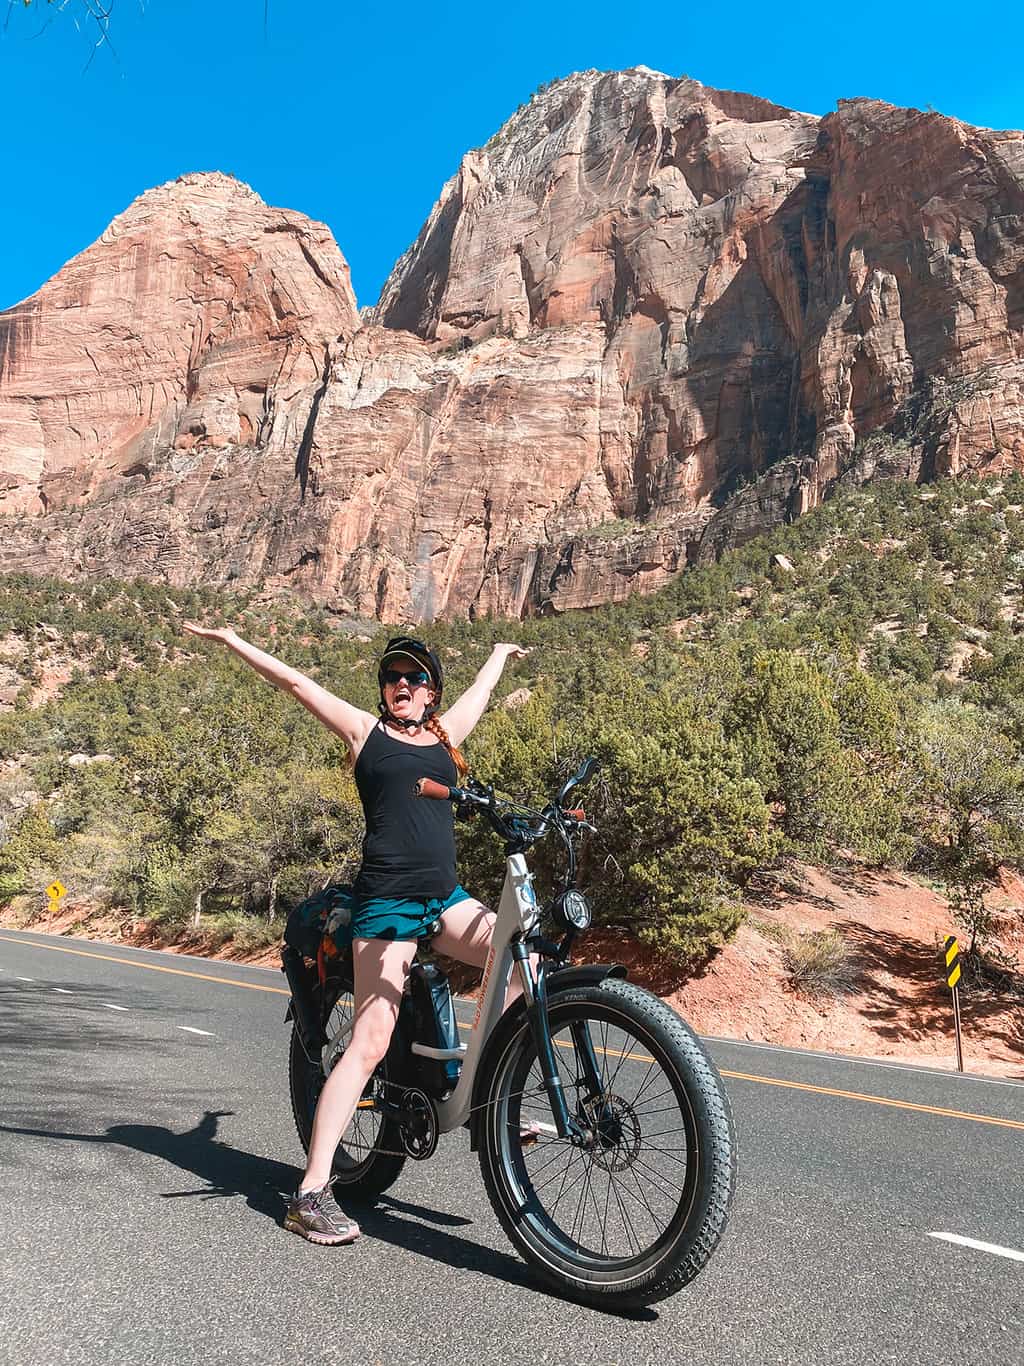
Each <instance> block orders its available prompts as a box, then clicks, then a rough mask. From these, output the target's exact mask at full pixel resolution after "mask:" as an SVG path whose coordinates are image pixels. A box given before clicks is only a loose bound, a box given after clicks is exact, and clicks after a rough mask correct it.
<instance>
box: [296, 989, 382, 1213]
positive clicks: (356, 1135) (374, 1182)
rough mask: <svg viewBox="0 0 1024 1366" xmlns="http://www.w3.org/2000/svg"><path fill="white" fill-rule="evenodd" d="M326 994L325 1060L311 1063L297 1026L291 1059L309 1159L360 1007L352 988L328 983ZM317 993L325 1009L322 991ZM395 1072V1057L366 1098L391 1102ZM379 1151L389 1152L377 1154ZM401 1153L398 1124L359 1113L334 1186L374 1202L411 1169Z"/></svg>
mask: <svg viewBox="0 0 1024 1366" xmlns="http://www.w3.org/2000/svg"><path fill="white" fill-rule="evenodd" d="M326 991H327V993H328V994H327V997H326V1002H327V1011H328V1013H327V1024H326V1027H325V1032H326V1034H327V1039H328V1044H327V1047H326V1048H325V1049H323V1051H322V1053H321V1055H320V1057H318V1058H314V1059H310V1058H307V1056H306V1051H305V1049H304V1048H303V1045H302V1040H301V1039H300V1037H299V1033H298V1030H297V1029H295V1028H294V1026H293V1028H292V1037H291V1046H290V1048H289V1053H288V1079H289V1089H290V1092H291V1101H292V1115H293V1116H294V1119H295V1128H296V1130H297V1132H298V1135H299V1141H300V1143H301V1144H302V1147H303V1151H304V1152H307V1153H308V1152H309V1142H310V1138H311V1136H312V1133H313V1116H314V1114H315V1112H316V1106H317V1101H318V1100H319V1099H320V1092H321V1091H322V1090H323V1088H324V1082H325V1081H326V1079H327V1076H328V1074H329V1072H330V1071H331V1070H332V1069H333V1068H334V1067H335V1066H336V1065H337V1063H338V1062H339V1060H340V1059H341V1057H342V1055H343V1053H344V1051H345V1046H346V1041H347V1039H348V1037H349V1036H350V1034H351V1030H352V1017H353V1012H354V1003H353V999H352V986H351V983H350V982H348V981H345V980H340V981H339V980H336V979H335V980H331V979H328V981H327V985H326ZM317 993H318V1004H319V988H317ZM393 1070H394V1063H393V1061H392V1058H391V1055H390V1054H389V1056H388V1057H386V1058H385V1059H384V1061H383V1062H382V1063H381V1064H380V1066H379V1067H378V1068H377V1070H376V1072H375V1073H374V1074H373V1076H372V1077H371V1078H370V1081H369V1083H368V1085H367V1088H366V1090H365V1092H364V1093H363V1098H364V1099H365V1100H370V1099H372V1098H373V1097H374V1096H381V1097H384V1096H387V1095H388V1094H389V1092H391V1091H392V1089H393V1088H392V1083H393V1082H394V1081H395V1080H396V1079H395V1078H394V1077H393V1076H392V1075H391V1073H392V1071H393ZM377 1149H385V1150H387V1151H383V1152H381V1151H375V1150H377ZM401 1152H402V1137H401V1132H400V1130H399V1128H398V1125H397V1124H395V1123H394V1121H393V1120H390V1119H388V1118H387V1117H386V1116H384V1115H382V1114H381V1113H380V1112H379V1111H377V1110H375V1109H369V1108H365V1109H357V1110H356V1112H355V1114H354V1115H353V1117H352V1122H351V1124H350V1125H349V1127H348V1128H347V1129H346V1130H345V1133H344V1134H343V1135H342V1138H341V1142H340V1143H339V1144H338V1147H337V1150H336V1152H335V1154H334V1163H333V1174H334V1180H335V1182H336V1183H337V1185H339V1186H341V1187H344V1188H345V1190H347V1191H349V1192H350V1193H351V1194H352V1195H354V1196H355V1197H356V1198H362V1199H371V1198H372V1197H373V1196H374V1195H379V1194H381V1192H383V1191H386V1190H387V1189H388V1188H389V1187H390V1186H392V1185H394V1183H395V1182H396V1181H397V1180H398V1176H399V1173H400V1172H401V1170H402V1168H403V1167H404V1166H405V1157H404V1156H401V1155H396V1154H401Z"/></svg>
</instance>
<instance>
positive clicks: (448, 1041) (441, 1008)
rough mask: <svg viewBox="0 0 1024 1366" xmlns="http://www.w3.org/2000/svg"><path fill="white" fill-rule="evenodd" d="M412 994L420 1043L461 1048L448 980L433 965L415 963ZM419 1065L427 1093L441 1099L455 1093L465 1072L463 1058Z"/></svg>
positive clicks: (422, 1061) (419, 1060) (423, 1061)
mask: <svg viewBox="0 0 1024 1366" xmlns="http://www.w3.org/2000/svg"><path fill="white" fill-rule="evenodd" d="M409 990H410V993H411V996H412V1005H413V1019H414V1023H415V1038H416V1042H417V1043H423V1044H427V1046H428V1047H430V1048H458V1046H459V1022H458V1020H456V1018H455V1002H454V1000H453V998H452V989H451V985H450V983H449V981H448V978H447V976H446V975H445V974H444V973H443V972H442V971H441V969H440V968H438V967H435V966H434V964H433V963H415V964H414V965H413V968H412V971H411V972H410V974H409ZM416 1062H417V1065H418V1069H419V1071H420V1073H421V1075H422V1076H423V1079H424V1082H425V1084H426V1088H427V1090H429V1091H431V1092H432V1093H433V1094H435V1095H438V1096H442V1095H445V1094H446V1093H447V1092H448V1091H451V1090H452V1089H453V1087H454V1086H455V1083H456V1082H457V1081H458V1079H459V1072H460V1070H461V1068H462V1062H461V1060H460V1059H459V1058H447V1059H442V1058H424V1057H418V1058H417V1059H416Z"/></svg>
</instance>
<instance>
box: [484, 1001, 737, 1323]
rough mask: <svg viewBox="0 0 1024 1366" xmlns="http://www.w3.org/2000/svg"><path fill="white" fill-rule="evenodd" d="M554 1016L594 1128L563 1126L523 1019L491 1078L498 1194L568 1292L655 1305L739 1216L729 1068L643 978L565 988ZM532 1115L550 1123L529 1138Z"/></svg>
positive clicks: (489, 1109) (606, 1301) (512, 1225)
mask: <svg viewBox="0 0 1024 1366" xmlns="http://www.w3.org/2000/svg"><path fill="white" fill-rule="evenodd" d="M548 1014H549V1019H550V1024H551V1034H552V1040H553V1042H554V1045H555V1047H554V1052H555V1056H556V1063H557V1066H558V1070H559V1073H560V1075H561V1080H562V1086H563V1088H564V1091H565V1098H566V1103H567V1105H568V1108H569V1112H570V1114H572V1115H575V1116H576V1117H577V1119H578V1120H579V1121H580V1122H581V1124H583V1125H584V1126H585V1127H586V1129H587V1130H588V1132H589V1134H590V1138H589V1140H588V1141H587V1143H586V1144H585V1145H584V1146H574V1145H573V1144H572V1143H571V1142H570V1141H569V1140H568V1139H560V1138H558V1137H557V1135H556V1134H555V1133H554V1132H553V1126H552V1123H551V1107H550V1104H549V1102H548V1098H547V1092H546V1090H545V1089H544V1085H543V1077H542V1072H541V1068H540V1064H539V1061H538V1059H537V1053H536V1049H535V1047H534V1043H533V1038H532V1035H531V1032H530V1029H529V1026H528V1024H527V1022H526V1019H525V1017H524V1018H523V1020H522V1022H521V1025H520V1027H519V1028H518V1029H517V1030H516V1032H515V1033H514V1034H513V1035H512V1036H511V1037H510V1038H509V1039H507V1040H505V1041H504V1043H503V1045H502V1046H500V1047H499V1048H498V1050H497V1056H496V1058H495V1059H494V1065H493V1073H492V1077H491V1081H490V1084H489V1086H488V1094H487V1105H486V1109H485V1110H484V1115H483V1124H482V1140H481V1143H480V1165H481V1171H482V1174H483V1178H484V1183H485V1185H486V1187H487V1192H488V1195H489V1196H490V1199H491V1203H492V1205H493V1206H494V1210H495V1213H496V1214H497V1216H498V1218H499V1220H500V1222H501V1224H502V1226H503V1228H504V1229H505V1232H506V1233H507V1234H508V1237H509V1238H510V1240H511V1241H512V1243H513V1244H514V1245H515V1247H516V1249H517V1250H518V1251H519V1253H520V1254H521V1255H522V1256H523V1257H524V1258H525V1259H526V1260H527V1261H528V1262H529V1263H530V1264H531V1265H533V1266H534V1267H535V1269H536V1270H537V1271H538V1272H539V1274H540V1275H541V1276H542V1277H543V1278H544V1279H545V1280H546V1281H547V1282H548V1283H549V1284H551V1285H554V1286H556V1287H557V1288H558V1289H559V1290H560V1291H561V1292H562V1293H569V1294H571V1295H572V1296H573V1297H575V1298H578V1299H582V1300H585V1301H587V1302H589V1303H591V1304H596V1305H602V1306H605V1307H614V1306H618V1307H622V1308H627V1307H630V1308H632V1307H637V1306H640V1305H647V1304H652V1303H654V1302H655V1301H657V1300H660V1299H664V1298H665V1297H666V1296H668V1295H671V1294H673V1293H674V1292H675V1291H676V1290H678V1289H679V1288H680V1287H681V1286H683V1285H685V1284H686V1283H687V1282H688V1281H690V1280H692V1279H693V1277H694V1276H696V1275H697V1273H698V1272H699V1271H700V1270H701V1269H702V1268H703V1267H704V1266H705V1265H706V1263H707V1261H708V1259H709V1258H710V1256H711V1254H712V1252H713V1251H714V1249H715V1247H716V1246H717V1244H718V1241H719V1239H720V1238H721V1236H722V1233H723V1232H724V1229H725V1225H726V1222H727V1220H728V1214H729V1206H730V1202H731V1199H732V1193H733V1187H734V1184H735V1177H736V1140H735V1134H734V1129H733V1124H732V1119H731V1115H730V1111H729V1105H728V1101H727V1099H726V1096H725V1091H724V1088H723V1087H722V1082H721V1078H720V1077H719V1075H718V1072H717V1071H716V1069H715V1066H714V1064H713V1063H712V1062H711V1060H710V1058H709V1057H708V1055H707V1054H706V1052H705V1051H704V1049H703V1047H702V1045H701V1044H700V1042H699V1040H698V1039H697V1037H696V1035H694V1034H693V1032H692V1031H691V1030H690V1029H689V1028H688V1026H687V1025H686V1024H685V1023H684V1022H683V1021H682V1020H681V1019H680V1018H679V1016H678V1015H676V1014H675V1012H674V1011H672V1010H671V1009H669V1007H668V1006H666V1005H665V1004H664V1003H663V1002H662V1001H659V1000H658V999H657V997H655V996H652V995H651V994H650V993H649V992H646V991H643V990H641V989H640V988H639V987H636V986H633V985H632V984H631V983H628V982H623V981H620V980H617V979H606V980H605V981H604V982H602V983H600V984H598V985H596V986H588V987H578V988H575V989H569V990H566V991H564V992H559V993H557V994H556V995H555V996H553V997H552V999H551V1000H550V1002H549V1008H548ZM586 1037H589V1040H590V1042H591V1044H592V1046H593V1055H592V1056H593V1059H594V1061H595V1062H596V1073H597V1076H596V1081H597V1086H596V1087H594V1086H592V1085H591V1084H590V1083H588V1081H587V1072H588V1070H591V1071H592V1069H588V1067H587V1065H586V1060H585V1058H584V1056H583V1055H584V1052H585V1049H586V1045H585V1043H584V1042H583V1040H584V1039H585V1038H586ZM530 1121H536V1122H539V1123H540V1124H542V1125H544V1126H545V1127H544V1128H543V1129H542V1131H541V1133H540V1137H539V1139H538V1141H536V1142H535V1143H532V1144H528V1145H524V1143H523V1140H522V1133H523V1131H524V1130H525V1129H528V1127H529V1124H530Z"/></svg>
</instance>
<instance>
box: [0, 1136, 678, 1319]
mask: <svg viewBox="0 0 1024 1366" xmlns="http://www.w3.org/2000/svg"><path fill="white" fill-rule="evenodd" d="M233 1113H234V1112H233V1111H231V1110H207V1111H205V1113H204V1114H203V1117H202V1119H200V1120H199V1121H198V1123H196V1124H195V1125H194V1126H193V1127H192V1128H191V1129H187V1130H186V1131H185V1132H183V1133H175V1132H174V1131H173V1130H172V1129H168V1128H165V1127H164V1126H162V1125H159V1124H111V1125H109V1126H108V1128H107V1130H106V1132H105V1133H100V1134H87V1133H74V1132H71V1131H67V1130H53V1129H37V1128H30V1127H27V1126H18V1125H12V1124H0V1133H10V1134H23V1135H26V1136H28V1137H33V1138H44V1139H55V1140H61V1141H65V1142H74V1143H96V1144H116V1145H119V1146H121V1147H124V1148H130V1149H132V1150H133V1151H135V1152H141V1153H147V1154H149V1155H151V1156H153V1157H157V1158H160V1159H162V1160H163V1161H165V1162H168V1163H169V1164H170V1165H171V1166H174V1167H177V1168H179V1169H180V1170H181V1171H184V1172H188V1173H190V1174H191V1175H193V1176H196V1177H198V1178H199V1180H200V1181H201V1182H202V1183H203V1185H202V1186H201V1187H200V1188H199V1189H196V1190H180V1191H163V1192H161V1196H160V1198H161V1199H163V1200H180V1199H188V1198H194V1199H201V1200H213V1199H229V1198H231V1197H234V1196H242V1197H243V1198H244V1199H245V1202H246V1204H247V1206H248V1207H249V1208H250V1209H251V1210H253V1211H254V1212H255V1213H257V1214H260V1215H263V1216H264V1217H266V1218H270V1219H273V1220H274V1221H275V1223H281V1221H282V1219H283V1218H284V1211H285V1205H286V1201H287V1196H288V1193H290V1192H291V1191H293V1190H294V1189H295V1187H296V1184H297V1182H298V1179H299V1176H300V1175H301V1171H300V1169H299V1168H297V1167H295V1166H294V1165H292V1164H291V1163H289V1162H278V1161H276V1160H275V1159H274V1158H268V1157H260V1156H259V1155H258V1154H257V1153H250V1152H246V1151H245V1149H243V1148H234V1147H232V1146H231V1145H230V1144H228V1143H224V1142H222V1141H221V1140H220V1139H218V1138H217V1127H218V1121H219V1120H220V1119H222V1118H226V1117H228V1116H230V1115H232V1114H233ZM339 1193H340V1192H339ZM342 1200H343V1202H344V1203H345V1204H346V1207H348V1206H351V1209H352V1211H353V1213H354V1214H355V1217H356V1218H357V1219H358V1221H359V1224H360V1227H361V1228H362V1230H363V1232H364V1233H365V1234H366V1235H367V1236H369V1237H371V1238H376V1239H378V1240H379V1241H381V1242H384V1243H388V1244H390V1245H391V1246H393V1247H396V1248H401V1249H402V1250H404V1251H406V1252H412V1253H415V1254H416V1255H418V1256H422V1257H428V1258H429V1259H430V1260H431V1261H435V1262H440V1263H441V1264H443V1265H445V1266H449V1267H451V1268H452V1269H453V1270H458V1271H477V1272H481V1273H483V1274H484V1275H487V1276H490V1277H492V1278H493V1279H494V1280H499V1281H504V1282H505V1283H506V1284H508V1285H514V1286H518V1287H520V1288H522V1289H524V1290H529V1291H531V1292H532V1293H534V1294H539V1295H547V1296H548V1297H549V1298H551V1299H566V1300H567V1301H569V1302H570V1303H571V1302H572V1299H571V1296H562V1295H559V1294H558V1293H557V1292H556V1291H552V1290H549V1289H547V1288H546V1287H542V1286H539V1285H538V1284H537V1282H536V1281H535V1280H534V1279H533V1278H532V1277H531V1275H530V1272H529V1270H528V1268H527V1267H526V1266H525V1265H524V1264H523V1263H522V1262H520V1261H519V1259H518V1258H517V1257H513V1256H512V1255H510V1254H509V1253H506V1252H497V1251H495V1250H494V1249H493V1248H488V1247H485V1246H484V1245H483V1244H481V1243H477V1242H473V1241H472V1240H470V1239H468V1238H463V1237H460V1236H459V1235H458V1234H456V1233H453V1232H449V1231H448V1230H449V1229H454V1228H461V1227H465V1226H467V1225H470V1224H472V1222H473V1221H472V1219H467V1218H465V1217H463V1216H461V1215H452V1214H447V1213H444V1212H443V1211H441V1210H434V1209H429V1208H428V1207H426V1206H424V1205H418V1204H412V1203H410V1202H409V1201H405V1200H399V1199H396V1198H395V1197H394V1196H389V1195H384V1196H381V1197H380V1198H379V1202H378V1203H377V1204H376V1205H370V1204H368V1203H364V1202H361V1201H356V1200H345V1198H344V1196H342ZM601 1312H603V1313H608V1314H611V1315H613V1316H614V1317H617V1318H625V1319H630V1320H636V1321H641V1322H646V1321H653V1320H655V1319H657V1318H658V1314H657V1313H656V1312H655V1311H654V1310H652V1309H641V1310H629V1311H619V1310H611V1309H609V1310H602V1311H601Z"/></svg>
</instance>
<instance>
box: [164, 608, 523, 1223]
mask: <svg viewBox="0 0 1024 1366" xmlns="http://www.w3.org/2000/svg"><path fill="white" fill-rule="evenodd" d="M185 630H186V631H189V632H190V633H191V634H192V635H196V636H201V637H203V638H204V639H206V640H219V641H221V642H222V643H223V644H225V645H226V646H227V647H228V649H229V650H231V651H233V653H234V654H236V655H238V657H239V659H243V660H245V662H246V663H247V664H249V665H251V666H252V668H254V669H255V670H256V672H257V673H259V674H262V676H263V677H264V678H265V679H266V680H267V681H268V682H269V683H272V684H273V685H274V686H275V687H277V688H280V689H281V690H282V691H283V692H287V693H290V694H291V695H292V696H293V697H295V698H296V699H297V700H298V701H299V702H301V703H302V705H303V706H304V707H306V708H307V709H308V710H309V711H311V712H312V713H313V715H314V716H315V717H316V718H317V720H318V721H321V722H322V723H323V724H324V725H325V726H326V727H327V728H328V730H332V731H334V733H335V734H336V735H340V736H341V738H342V739H343V740H344V741H345V743H346V745H347V746H348V749H349V754H350V755H351V758H352V764H353V768H354V772H355V780H356V787H357V789H358V791H359V797H360V801H361V802H362V805H363V815H364V817H365V819H366V836H365V839H364V841H363V861H362V866H361V867H360V869H359V874H358V876H357V878H356V881H355V885H354V888H353V892H354V908H353V914H352V930H353V944H352V950H353V960H354V964H355V991H354V997H355V1020H354V1024H353V1028H352V1037H351V1040H350V1042H349V1045H348V1047H347V1048H346V1049H345V1052H344V1054H343V1055H342V1058H341V1060H340V1062H339V1063H338V1065H337V1066H336V1067H335V1068H334V1070H333V1071H332V1072H331V1074H330V1076H329V1077H328V1078H327V1082H326V1084H325V1086H324V1089H323V1091H322V1092H321V1094H320V1100H319V1102H318V1104H317V1109H316V1115H315V1118H314V1121H313V1134H312V1138H311V1140H310V1144H309V1159H308V1163H307V1166H306V1170H305V1173H304V1175H303V1178H302V1180H301V1181H300V1183H299V1187H298V1190H297V1191H296V1192H295V1195H294V1196H293V1197H292V1199H291V1201H290V1203H289V1206H288V1213H287V1214H286V1216H285V1228H288V1229H291V1230H292V1232H294V1233H298V1234H300V1235H301V1236H302V1237H303V1238H307V1239H309V1241H310V1242H313V1243H322V1244H326V1245H334V1244H337V1243H349V1242H352V1241H353V1240H354V1239H355V1238H358V1236H359V1225H358V1224H357V1223H356V1222H355V1220H354V1219H350V1218H348V1216H347V1215H345V1214H344V1213H343V1212H342V1210H341V1209H340V1208H339V1207H338V1205H337V1203H336V1202H335V1200H334V1197H333V1195H332V1194H331V1187H330V1179H331V1167H332V1163H333V1160H334V1152H335V1149H336V1148H337V1146H338V1143H339V1141H340V1140H341V1136H342V1134H343V1133H344V1132H345V1129H346V1128H347V1127H348V1124H349V1121H350V1120H351V1118H352V1115H353V1113H354V1112H355V1107H356V1102H357V1101H358V1100H359V1098H360V1096H361V1095H362V1093H363V1090H364V1088H365V1087H366V1083H367V1082H368V1081H369V1079H370V1077H371V1076H372V1074H373V1072H374V1069H375V1068H376V1067H377V1065H378V1063H379V1062H380V1061H381V1059H382V1058H383V1057H384V1055H385V1053H386V1052H387V1050H388V1044H389V1043H390V1041H391V1035H392V1032H393V1030H394V1027H395V1021H396V1019H397V1018H398V1007H399V1004H400V1002H401V999H402V990H403V987H404V986H405V979H406V976H407V975H408V972H409V969H410V967H411V966H412V961H413V958H414V956H415V953H416V942H417V940H419V939H422V938H423V937H424V936H425V935H427V934H428V933H429V932H430V930H431V928H432V927H433V926H434V924H435V922H437V921H440V924H441V931H440V933H439V934H436V935H434V936H433V943H434V946H435V947H436V948H437V949H438V950H439V951H440V952H441V953H443V954H447V955H448V956H449V957H451V958H457V959H459V960H460V961H461V962H464V963H471V964H473V965H475V966H478V967H482V966H483V965H484V963H485V962H486V960H487V951H488V949H489V947H490V942H491V936H492V934H493V932H494V920H495V917H494V915H493V914H492V913H491V912H490V911H488V910H487V909H486V907H484V906H482V905H481V903H480V902H479V901H476V900H475V899H474V898H473V897H471V896H470V895H469V893H468V892H466V891H464V890H463V888H462V887H460V886H459V885H458V883H457V881H456V877H455V833H454V818H453V813H452V808H451V806H450V805H449V804H448V803H447V802H432V801H423V800H422V799H420V798H417V797H414V796H413V783H414V782H415V780H416V779H417V778H420V777H428V778H436V779H437V780H438V781H439V782H442V783H445V784H446V785H449V786H450V785H451V784H453V783H456V782H458V781H459V780H460V779H461V778H462V777H463V775H464V774H465V772H466V764H465V761H464V760H463V758H462V755H461V754H460V753H459V746H460V745H461V744H462V743H463V741H464V740H465V739H466V737H467V736H468V735H469V734H470V732H471V731H472V729H473V727H474V726H475V725H476V723H477V722H478V721H479V720H480V717H481V716H482V715H483V713H484V709H485V707H486V706H487V703H488V700H489V699H490V696H491V693H492V691H493V690H494V686H495V684H496V683H497V682H498V679H499V678H500V677H501V673H502V670H503V669H504V667H505V663H506V661H507V660H509V659H522V658H523V657H524V656H525V655H526V653H527V651H526V650H524V649H523V648H522V647H521V646H519V645H511V644H506V645H495V647H494V649H493V650H492V652H491V656H490V658H489V659H488V661H487V663H486V664H485V665H484V666H483V668H482V669H481V670H480V672H479V673H478V674H477V676H476V678H475V679H474V681H473V683H472V685H471V686H470V687H469V688H467V689H466V691H465V692H464V693H463V694H462V696H461V697H460V698H459V699H458V701H457V702H455V703H454V704H453V705H452V706H451V707H449V709H448V710H447V711H446V712H445V714H444V716H443V717H442V718H441V719H440V720H439V719H438V716H437V711H438V708H439V707H440V705H441V695H442V691H443V688H444V673H443V670H442V668H441V664H440V661H439V660H438V658H437V656H436V655H435V654H434V652H433V650H431V649H430V648H429V647H428V646H427V645H425V644H424V643H423V642H422V641H419V640H414V639H413V638H412V637H410V636H395V637H394V638H393V639H391V640H389V641H388V643H387V646H386V647H385V649H384V653H383V655H382V656H381V660H380V664H379V667H378V671H377V679H378V683H379V686H380V698H381V700H380V704H379V708H378V710H379V712H380V715H379V716H371V715H370V713H369V712H365V711H360V710H359V708H358V707H353V706H352V705H350V703H348V702H344V701H343V700H342V699H341V698H340V697H335V696H334V694H333V693H329V692H328V691H327V690H326V688H322V687H320V685H319V684H318V683H314V682H313V680H312V679H310V678H307V677H306V676H305V674H301V673H299V672H298V671H297V670H296V669H291V668H289V667H288V665H286V664H283V663H282V662H281V661H280V660H278V659H275V658H274V656H273V655H270V654H267V653H265V652H264V651H263V650H259V649H257V648H256V646H254V645H250V644H248V642H246V641H244V640H242V639H241V638H240V637H239V636H237V635H236V634H235V632H234V631H233V630H232V629H231V628H230V627H226V628H224V629H220V628H216V629H208V628H204V627H201V626H195V625H192V624H190V623H185Z"/></svg>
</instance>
